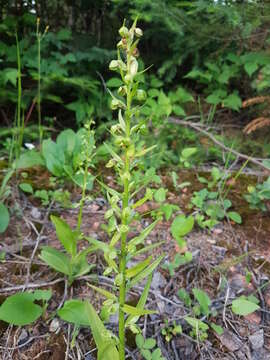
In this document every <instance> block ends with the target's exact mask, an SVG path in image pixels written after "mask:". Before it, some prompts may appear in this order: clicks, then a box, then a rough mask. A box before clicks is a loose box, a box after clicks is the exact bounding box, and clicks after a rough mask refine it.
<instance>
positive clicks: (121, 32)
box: [119, 26, 129, 38]
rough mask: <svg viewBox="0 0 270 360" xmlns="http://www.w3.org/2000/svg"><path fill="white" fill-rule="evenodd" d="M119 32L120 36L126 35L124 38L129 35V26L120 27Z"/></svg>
mask: <svg viewBox="0 0 270 360" xmlns="http://www.w3.org/2000/svg"><path fill="white" fill-rule="evenodd" d="M119 34H120V36H122V37H124V38H126V37H128V35H129V32H128V28H127V27H125V26H122V27H121V28H120V29H119Z"/></svg>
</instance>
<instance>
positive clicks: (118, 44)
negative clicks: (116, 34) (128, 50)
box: [117, 40, 125, 49]
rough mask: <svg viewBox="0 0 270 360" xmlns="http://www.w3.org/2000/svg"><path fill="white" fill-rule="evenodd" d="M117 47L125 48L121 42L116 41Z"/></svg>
mask: <svg viewBox="0 0 270 360" xmlns="http://www.w3.org/2000/svg"><path fill="white" fill-rule="evenodd" d="M117 47H118V49H124V48H125V44H124V43H123V41H122V40H120V41H118V43H117Z"/></svg>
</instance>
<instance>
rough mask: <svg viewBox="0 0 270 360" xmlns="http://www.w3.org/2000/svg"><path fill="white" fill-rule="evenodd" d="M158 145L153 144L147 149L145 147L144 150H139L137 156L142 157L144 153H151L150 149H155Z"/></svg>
mask: <svg viewBox="0 0 270 360" xmlns="http://www.w3.org/2000/svg"><path fill="white" fill-rule="evenodd" d="M156 147H157V145H153V146H150V147H149V148H147V149H144V150H142V151H139V152H138V153H137V154H136V155H135V157H136V158H138V157H142V156H144V155H146V154H147V153H149V152H150V151H152V150H154V149H155V148H156Z"/></svg>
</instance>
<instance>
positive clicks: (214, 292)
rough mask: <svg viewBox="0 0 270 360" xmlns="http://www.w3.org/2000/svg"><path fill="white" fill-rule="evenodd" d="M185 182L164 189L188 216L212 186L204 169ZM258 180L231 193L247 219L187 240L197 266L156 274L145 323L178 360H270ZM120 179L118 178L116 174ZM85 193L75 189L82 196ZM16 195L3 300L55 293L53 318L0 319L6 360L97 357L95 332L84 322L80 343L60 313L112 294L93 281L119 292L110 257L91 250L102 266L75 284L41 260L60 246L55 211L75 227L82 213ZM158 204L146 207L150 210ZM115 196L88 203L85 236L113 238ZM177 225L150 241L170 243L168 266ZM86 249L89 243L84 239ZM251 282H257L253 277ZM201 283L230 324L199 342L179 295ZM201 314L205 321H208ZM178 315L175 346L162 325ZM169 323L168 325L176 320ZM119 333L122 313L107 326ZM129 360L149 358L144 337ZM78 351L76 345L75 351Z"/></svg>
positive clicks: (0, 273) (183, 176)
mask: <svg viewBox="0 0 270 360" xmlns="http://www.w3.org/2000/svg"><path fill="white" fill-rule="evenodd" d="M178 175H179V179H180V180H181V181H187V180H188V181H190V182H191V183H192V186H191V187H187V188H184V189H182V190H177V191H176V190H175V189H174V188H173V186H172V184H171V180H170V179H169V178H168V177H167V176H166V175H162V176H161V177H162V180H163V184H164V187H167V188H168V189H169V192H168V194H167V198H168V202H171V203H174V204H177V205H178V206H179V207H180V208H181V209H182V210H184V211H185V212H187V211H189V212H190V210H187V206H186V205H187V204H188V202H189V199H190V197H191V195H192V192H193V191H194V190H198V189H200V188H202V185H201V184H200V183H199V182H198V181H197V180H196V174H195V173H194V172H188V171H182V172H179V174H178ZM247 179H248V181H254V179H255V178H254V177H253V178H252V177H249V176H242V177H241V176H240V177H239V179H238V180H237V181H236V183H235V184H233V186H232V187H231V190H230V194H229V198H231V199H233V204H237V211H238V212H239V213H240V215H241V216H242V220H243V223H242V224H241V225H237V224H234V223H232V222H226V221H224V222H222V223H220V224H219V225H218V226H216V227H215V228H214V229H213V230H211V231H207V230H202V229H200V228H199V227H195V228H194V230H193V231H192V232H191V233H190V234H189V235H188V236H187V239H186V240H187V247H188V250H189V251H190V252H192V254H193V260H192V262H190V263H188V264H186V265H183V266H180V267H179V268H178V269H177V270H176V271H175V274H174V275H173V276H171V275H170V274H169V272H168V270H167V269H165V268H163V267H162V266H161V267H160V268H159V269H158V270H157V271H156V272H155V274H154V277H153V281H152V285H151V290H150V294H149V302H148V308H150V309H152V308H153V309H157V311H158V312H157V314H155V315H151V316H147V317H145V318H142V319H141V320H140V322H139V324H140V326H141V328H142V329H143V332H144V335H145V336H146V337H154V338H155V339H156V340H157V344H158V346H159V347H160V349H161V350H162V353H163V356H164V357H165V358H166V359H168V360H179V359H181V360H188V359H190V360H193V359H194V360H195V359H224V360H225V359H228V360H229V359H240V360H241V359H251V360H259V359H264V360H266V359H270V285H269V281H270V214H269V213H268V212H265V213H262V212H258V211H251V210H250V209H249V208H248V205H247V203H246V202H244V201H243V199H242V193H243V191H244V189H243V188H244V187H245V190H246V180H247ZM35 181H37V183H38V184H39V187H41V186H40V184H41V183H42V182H45V183H46V181H47V179H46V176H44V174H43V175H40V174H38V173H37V174H36V178H35ZM107 181H108V182H110V181H111V178H110V176H108V179H107ZM79 196H80V194H79V193H76V192H74V193H73V194H72V200H74V202H76V201H78V199H79ZM13 201H14V204H16V208H17V211H16V213H15V214H14V215H13V216H12V218H11V223H10V225H9V227H8V230H7V231H6V233H5V234H4V235H2V236H1V241H0V251H4V252H5V253H6V256H5V258H4V259H3V260H2V261H1V262H0V303H2V302H3V301H4V300H5V298H6V297H7V296H8V295H11V294H13V293H15V292H16V291H21V290H24V289H28V290H32V289H37V288H40V289H52V292H53V296H52V299H51V300H50V302H49V305H48V308H47V311H46V314H45V317H44V318H43V319H40V320H38V321H37V322H36V323H35V324H34V325H29V326H26V327H23V328H21V327H15V326H8V325H7V324H6V323H4V322H0V359H2V360H7V359H14V360H27V359H31V360H34V359H40V360H49V359H50V360H62V359H63V360H65V359H85V360H91V359H95V346H94V342H93V339H92V337H91V334H90V331H89V329H87V328H82V329H81V330H80V332H79V334H78V336H77V337H76V339H75V341H74V343H73V342H72V340H71V338H72V331H73V327H72V326H70V325H67V324H66V323H64V322H62V321H61V320H59V319H58V318H57V317H53V316H51V315H52V314H55V311H56V310H57V309H59V308H60V307H61V305H62V304H63V303H64V301H65V300H67V299H69V298H86V299H90V300H91V302H92V303H93V304H94V305H95V306H96V308H99V307H100V305H101V301H102V299H101V298H100V296H99V295H98V294H97V293H95V292H94V291H93V290H92V289H91V288H90V287H89V286H88V285H87V283H92V284H99V285H100V286H104V287H105V288H107V289H110V287H111V286H112V282H108V281H106V279H105V277H103V276H102V273H103V270H104V265H105V264H104V260H103V258H102V256H101V255H100V254H95V255H91V256H89V262H90V263H93V264H95V268H94V269H93V271H92V273H90V274H89V275H87V276H83V277H82V278H80V279H78V280H76V281H75V282H74V283H73V285H72V286H71V287H69V288H68V287H67V282H66V280H65V278H64V277H61V275H59V274H57V273H56V272H54V271H53V270H51V269H49V268H48V267H47V266H46V265H44V264H43V263H42V262H41V261H40V260H39V258H38V254H39V251H40V247H42V246H43V245H50V246H52V247H55V248H58V249H59V248H60V245H59V241H58V240H57V238H56V234H55V229H54V227H53V225H52V223H51V222H50V221H49V215H50V214H52V213H53V214H58V215H60V214H61V217H63V218H64V219H65V220H66V221H67V222H68V223H69V224H70V225H71V226H73V227H75V226H76V222H77V214H78V210H77V209H63V208H61V207H60V206H58V205H56V204H51V207H49V208H46V207H42V206H40V203H39V202H38V201H37V200H36V199H34V198H32V197H31V196H30V197H28V196H25V195H24V194H23V193H18V192H16V191H15V190H14V192H13ZM150 209H151V204H150V205H148V206H145V207H142V208H141V209H140V211H141V213H142V214H144V213H147V212H148V211H149V210H150ZM106 210H107V202H106V200H105V199H104V198H103V197H102V196H101V194H100V193H99V194H98V193H96V195H95V196H93V199H92V200H91V201H90V200H89V201H87V202H86V204H85V206H84V212H83V222H82V228H81V230H82V232H83V233H84V234H86V235H91V236H94V237H97V238H99V239H101V240H104V241H106V236H107V235H106V233H105V232H104V231H103V230H102V223H104V213H105V211H106ZM150 221H151V219H150V218H147V217H144V216H142V220H141V221H140V223H138V224H137V229H135V232H137V231H139V230H141V229H142V228H144V227H146V226H147V225H149V223H150ZM170 224H171V222H170V221H169V222H165V221H164V222H163V223H160V224H159V226H158V227H157V228H156V229H155V230H154V231H153V232H152V233H151V235H150V236H149V238H148V239H147V243H148V244H150V243H155V242H158V241H161V240H162V241H164V243H163V245H162V248H161V249H160V248H158V250H156V254H159V253H163V254H165V259H164V262H165V263H169V262H170V261H172V260H173V258H174V256H175V254H176V253H177V251H179V249H178V248H177V246H176V245H175V242H174V240H173V239H172V237H171V234H170ZM81 246H82V247H83V246H85V244H84V243H82V244H81ZM247 273H249V275H250V279H249V281H247V278H246V274H247ZM142 286H143V285H140V286H138V287H136V288H135V291H134V292H132V293H131V294H130V299H129V300H130V302H131V303H132V302H134V301H135V300H136V299H138V296H139V295H140V293H141V292H142V289H143V287H142ZM192 288H199V289H202V290H204V291H205V292H206V293H207V294H208V296H209V297H210V299H211V302H212V304H211V310H216V311H217V313H218V315H217V316H216V317H213V319H212V320H211V317H210V319H209V320H211V321H213V322H215V323H216V324H218V325H221V326H222V327H223V329H224V332H223V334H222V335H217V334H216V333H215V332H214V331H213V330H211V329H209V331H208V338H207V339H206V340H204V341H199V340H198V339H196V338H192V337H191V336H190V334H189V332H190V327H188V326H187V324H186V323H185V321H184V320H183V319H184V317H185V316H186V315H188V314H190V308H189V307H187V306H186V305H184V303H183V302H182V301H181V300H180V299H179V297H178V296H177V292H178V291H179V289H185V290H186V291H187V292H188V293H191V290H192ZM251 294H252V295H255V296H256V297H257V298H258V299H259V302H260V310H259V311H256V312H255V313H253V314H251V315H248V316H245V317H243V316H241V317H240V316H236V315H235V314H234V313H233V312H232V311H231V308H230V306H229V305H230V304H231V302H232V300H233V299H235V298H236V297H238V296H240V295H251ZM201 320H204V319H203V318H202V319H201ZM174 321H175V322H176V323H177V324H181V325H182V327H183V334H181V335H176V336H173V337H172V339H171V340H170V341H169V342H167V341H166V340H165V337H164V336H163V335H162V329H163V328H164V327H166V326H167V327H168V325H172V324H173V323H174ZM166 324H167V325H166ZM107 325H108V327H109V328H111V329H114V330H115V331H117V325H118V324H117V318H112V319H111V321H110V323H109V324H107ZM127 345H128V349H129V350H128V353H129V359H142V357H141V355H140V354H139V352H138V350H137V349H136V346H135V341H134V336H132V335H131V334H129V333H128V334H127ZM67 349H68V350H67Z"/></svg>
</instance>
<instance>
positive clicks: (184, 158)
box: [180, 147, 198, 168]
mask: <svg viewBox="0 0 270 360" xmlns="http://www.w3.org/2000/svg"><path fill="white" fill-rule="evenodd" d="M197 151H198V149H197V148H195V147H190V148H185V149H183V150H182V152H181V156H180V164H181V165H182V166H184V167H185V168H190V167H191V162H190V161H191V160H190V158H191V157H192V156H193V155H194V154H196V152H197Z"/></svg>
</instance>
